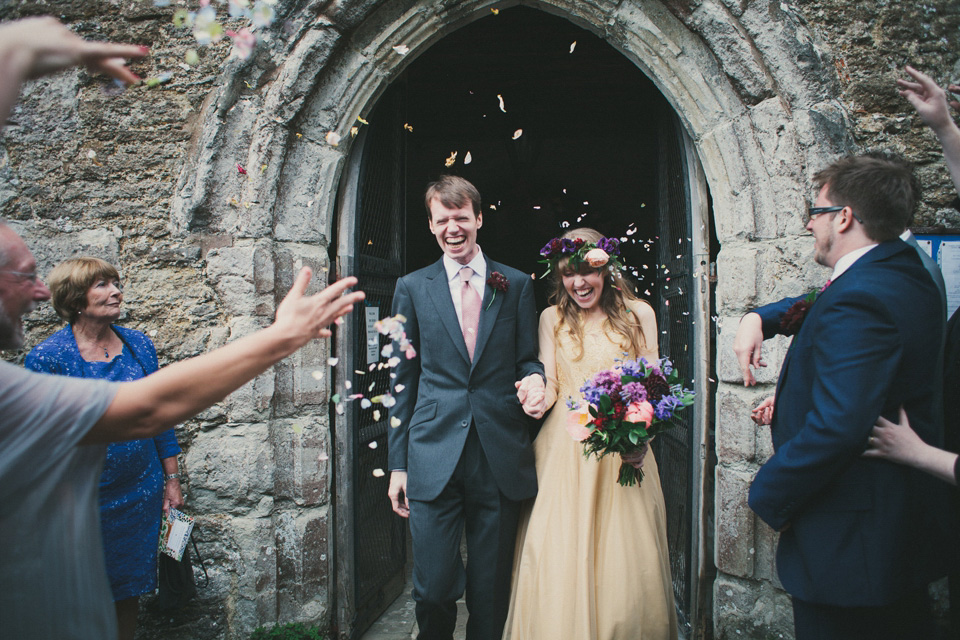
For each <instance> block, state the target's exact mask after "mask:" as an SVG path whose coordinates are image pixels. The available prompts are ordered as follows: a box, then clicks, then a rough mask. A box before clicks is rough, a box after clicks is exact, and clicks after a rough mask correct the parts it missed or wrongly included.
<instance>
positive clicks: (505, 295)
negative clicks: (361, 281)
mask: <svg viewBox="0 0 960 640" xmlns="http://www.w3.org/2000/svg"><path fill="white" fill-rule="evenodd" d="M484 257H485V258H486V261H487V274H488V275H489V274H491V273H493V272H494V271H499V272H500V273H502V274H503V275H504V276H506V278H507V280H508V281H509V286H508V288H507V291H496V292H495V291H494V289H493V288H492V287H491V286H490V285H487V286H486V287H485V289H484V295H483V302H482V306H481V310H480V326H479V328H478V331H477V343H476V346H475V348H474V359H473V362H472V363H471V362H470V358H469V356H468V355H467V346H466V344H465V342H464V340H463V333H462V331H461V330H460V323H459V322H458V320H457V313H456V310H455V309H454V306H453V300H452V299H451V297H450V286H449V284H448V282H447V274H446V271H445V270H444V268H443V260H442V259H441V260H438V261H437V262H435V263H434V264H432V265H430V266H429V267H425V268H423V269H420V270H418V271H414V272H413V273H411V274H408V275H406V276H404V277H403V278H400V279H399V280H398V281H397V287H396V291H395V292H394V297H393V313H394V314H397V313H400V314H403V315H404V316H406V318H407V321H406V323H405V325H404V326H405V330H406V334H407V338H409V339H410V341H411V343H412V344H413V346H414V348H416V350H417V357H416V358H413V359H411V360H406V359H404V358H403V356H402V355H401V362H400V364H399V365H398V366H397V367H396V369H395V371H396V373H397V379H396V382H397V383H399V384H402V385H404V387H406V388H405V389H404V390H403V392H402V393H398V394H397V396H396V400H397V403H396V405H395V406H394V407H393V408H392V409H391V412H390V413H391V416H392V417H396V418H398V419H399V420H400V424H399V426H397V427H396V428H391V429H390V430H389V437H388V443H389V447H390V451H389V460H388V462H389V465H390V469H406V470H407V496H408V497H409V498H411V499H414V500H423V501H429V500H433V499H434V498H436V497H437V496H438V495H439V494H440V492H441V491H442V490H443V488H444V487H445V486H446V484H447V482H448V481H449V480H450V477H451V476H452V475H453V471H454V469H455V468H456V466H457V462H458V461H459V460H460V454H461V453H462V451H463V447H464V444H465V442H466V440H467V434H468V432H469V428H470V425H471V423H473V424H475V425H476V430H477V435H478V436H479V438H480V444H481V445H482V447H483V451H484V454H485V455H486V457H487V461H488V462H489V464H490V469H491V470H492V472H493V475H494V477H495V478H496V482H497V486H498V487H499V489H500V491H501V492H502V493H503V494H504V495H505V496H506V497H508V498H510V499H511V500H523V499H526V498H531V497H533V496H534V495H536V493H537V475H536V469H535V468H534V464H533V447H532V446H531V444H530V431H529V424H530V423H529V419H528V418H527V415H526V414H525V413H524V412H523V409H522V408H521V406H520V401H519V400H517V391H516V388H515V386H514V383H515V382H516V381H517V380H521V379H523V378H525V377H526V376H528V375H530V374H532V373H538V374H540V375H541V376H542V375H543V365H542V364H541V363H540V361H539V360H538V359H537V314H536V305H535V303H534V297H533V281H532V280H531V279H530V276H529V275H528V274H525V273H523V272H521V271H518V270H516V269H513V268H511V267H507V266H505V265H502V264H499V263H497V262H494V261H493V260H490V258H489V257H486V256H484ZM494 293H496V295H494Z"/></svg>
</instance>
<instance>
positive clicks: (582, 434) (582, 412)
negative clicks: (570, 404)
mask: <svg viewBox="0 0 960 640" xmlns="http://www.w3.org/2000/svg"><path fill="white" fill-rule="evenodd" d="M588 422H590V411H589V409H587V405H584V406H583V407H581V408H579V409H573V410H571V411H570V414H569V415H568V416H567V433H569V434H570V437H571V438H573V439H574V440H576V441H577V442H583V441H584V440H586V439H587V438H588V437H590V429H589V428H588V427H587V423H588Z"/></svg>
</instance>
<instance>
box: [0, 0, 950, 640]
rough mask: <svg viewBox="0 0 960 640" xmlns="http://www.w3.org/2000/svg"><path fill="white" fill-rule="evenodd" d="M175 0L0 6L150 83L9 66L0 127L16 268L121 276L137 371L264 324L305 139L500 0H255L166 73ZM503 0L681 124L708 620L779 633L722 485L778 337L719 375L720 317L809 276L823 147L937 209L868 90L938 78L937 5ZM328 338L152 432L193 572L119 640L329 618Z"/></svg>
mask: <svg viewBox="0 0 960 640" xmlns="http://www.w3.org/2000/svg"><path fill="white" fill-rule="evenodd" d="M176 4H177V3H174V6H171V7H154V5H153V3H152V2H151V1H149V0H143V1H141V0H126V1H120V0H116V1H112V2H111V1H107V0H102V1H99V2H86V1H83V0H75V1H68V0H64V1H56V0H54V1H50V2H29V1H21V2H17V1H14V2H8V3H6V4H4V5H3V8H0V17H2V18H6V19H10V18H16V17H20V16H26V15H34V14H39V13H52V14H54V15H57V16H58V17H60V18H61V19H62V20H64V21H65V22H67V23H69V24H70V25H71V27H72V28H73V29H75V30H76V31H77V32H79V33H81V34H82V35H84V36H86V37H91V38H98V39H99V38H105V39H110V40H115V41H123V42H134V43H137V44H145V45H148V46H150V48H151V55H150V57H149V58H148V59H146V60H145V61H142V62H138V63H135V64H134V65H133V68H134V70H135V71H136V72H137V73H138V74H139V75H141V76H142V77H151V76H153V77H156V76H159V75H160V74H162V73H165V72H169V73H172V78H171V80H170V81H169V82H167V83H165V84H162V85H160V86H157V87H154V88H146V87H137V88H133V89H129V90H127V91H126V92H124V93H121V94H119V95H115V92H114V91H113V90H112V88H111V87H109V85H107V84H106V83H105V82H104V81H103V80H102V79H100V78H91V77H89V76H88V75H87V74H86V73H84V72H73V73H67V74H62V75H60V76H57V77H54V78H50V79H47V80H43V81H39V82H35V83H32V84H31V85H29V86H28V87H27V89H26V90H25V91H24V94H23V98H22V100H21V103H20V105H19V107H18V108H17V110H16V112H15V113H14V117H13V123H12V124H11V125H10V126H8V127H7V129H6V132H5V134H4V138H3V140H2V144H0V215H2V216H4V217H7V218H9V219H11V220H12V221H13V222H14V224H15V226H16V228H17V229H18V230H19V231H20V232H21V234H22V235H23V236H24V237H25V238H26V239H27V242H28V244H29V245H31V246H32V247H33V248H34V249H35V252H36V254H37V256H38V259H39V261H40V265H41V271H46V270H48V269H49V268H50V267H51V266H53V265H54V264H55V263H56V262H57V261H58V260H60V259H62V258H63V257H66V256H68V255H72V254H77V253H81V252H83V253H87V252H93V253H97V254H98V255H103V256H105V257H107V258H108V259H110V260H111V261H113V262H115V263H116V264H117V265H118V266H119V267H120V268H121V271H122V273H123V276H124V279H125V283H126V291H125V295H126V297H127V304H126V307H127V310H128V312H127V313H128V316H127V317H126V318H125V319H124V320H123V322H124V323H125V324H126V325H128V326H131V327H135V328H139V329H141V330H144V331H146V332H147V333H148V334H149V335H151V337H152V338H153V340H154V342H155V343H156V345H157V348H158V351H159V353H160V359H161V362H162V363H169V362H174V361H177V360H180V359H182V358H185V357H189V356H191V355H195V354H198V353H201V352H203V351H205V350H207V349H209V348H212V347H215V346H217V345H219V344H223V343H224V342H225V341H227V340H229V339H231V338H234V337H237V336H241V335H245V334H247V333H249V332H250V331H253V330H255V329H256V328H258V327H261V326H264V325H265V324H266V323H268V322H269V320H270V318H271V316H272V314H273V310H274V308H275V305H276V302H277V301H278V299H279V297H280V295H281V294H282V293H283V292H284V291H286V289H287V288H288V287H289V285H290V283H291V281H292V274H293V273H295V271H296V269H297V268H298V267H299V265H301V264H309V265H312V266H314V267H315V269H316V270H317V271H318V273H323V271H324V270H325V269H327V268H329V265H328V259H329V257H328V256H329V250H330V249H331V247H332V246H333V247H335V246H336V243H337V239H336V238H334V237H332V235H331V234H332V229H333V219H334V217H335V215H336V214H335V211H334V201H335V198H336V189H337V185H338V180H339V178H340V174H341V172H342V170H343V166H344V164H345V163H344V160H345V159H346V158H347V156H348V154H349V152H350V140H349V136H347V135H344V142H343V143H342V144H341V145H340V147H338V148H333V147H331V146H329V145H327V144H325V143H324V135H325V133H326V132H327V131H329V130H335V131H339V132H340V133H341V134H346V132H347V130H348V129H349V126H350V125H351V124H352V123H354V122H355V120H356V117H357V116H358V115H361V114H365V113H368V112H369V110H370V109H371V108H372V106H373V104H374V103H375V98H376V96H377V95H379V93H380V92H381V91H382V90H383V88H384V87H385V86H386V84H387V83H389V81H390V79H391V78H392V77H394V76H395V75H396V74H397V73H399V71H400V70H402V68H403V65H404V60H403V59H402V58H401V57H400V56H397V55H396V54H395V53H394V52H393V50H392V47H393V46H395V45H399V44H404V45H407V46H409V47H410V49H411V50H412V51H416V50H417V49H418V48H424V47H429V46H430V44H431V43H432V42H434V41H435V40H436V39H437V38H439V37H442V36H443V35H444V34H445V33H449V32H451V31H453V30H454V29H456V28H457V27H459V26H462V25H463V24H465V23H466V22H468V21H470V20H472V19H475V18H476V17H478V16H479V15H488V14H489V11H490V8H492V7H500V8H505V7H508V6H510V5H511V4H516V3H515V2H506V3H495V2H483V1H476V0H464V1H460V2H455V1H453V0H420V1H415V0H390V1H380V2H378V1H375V0H341V1H335V2H311V1H309V0H300V1H297V0H280V2H279V3H278V5H277V11H278V19H277V20H276V22H275V23H274V26H273V27H272V28H271V30H270V32H269V36H270V38H269V40H268V41H266V42H264V43H262V44H261V46H260V47H259V48H258V50H257V52H256V54H255V55H254V57H253V58H251V59H250V60H248V61H241V60H236V59H228V57H227V44H226V43H224V42H221V43H219V44H215V45H212V46H210V47H207V48H205V49H203V50H202V51H201V62H200V64H199V65H197V66H196V67H193V68H183V65H182V61H183V54H184V52H185V50H186V49H187V48H189V47H191V46H194V43H193V42H192V37H191V36H190V34H189V33H188V32H186V31H181V30H177V29H175V28H174V27H173V25H172V24H171V21H170V16H171V15H172V12H173V10H174V8H176ZM192 4H193V3H191V6H192ZM524 4H529V5H532V6H535V7H537V8H541V9H543V10H545V11H549V12H551V13H555V14H558V15H563V16H566V17H569V18H570V19H571V20H573V21H574V22H576V23H577V24H579V25H581V26H583V27H584V28H587V29H590V30H592V31H594V32H596V33H598V34H601V35H602V36H603V37H605V38H606V39H607V40H608V41H609V42H610V43H611V44H612V45H613V46H615V47H616V48H618V49H619V50H621V51H622V52H623V53H624V55H626V56H627V57H628V58H630V59H631V60H633V61H634V62H635V63H636V64H637V65H638V66H639V67H640V68H641V69H642V70H643V71H644V72H645V73H647V75H648V76H650V77H651V79H653V81H654V82H655V83H656V84H657V86H658V87H659V88H660V89H661V91H662V92H663V93H664V95H665V96H666V97H667V99H668V100H669V101H670V102H671V103H672V104H673V106H674V108H675V109H676V110H677V113H678V115H679V117H680V119H681V121H682V122H683V123H684V126H685V127H686V129H687V132H688V133H689V135H690V136H691V138H692V139H693V142H694V145H695V147H696V150H697V153H698V156H699V158H700V161H701V163H702V165H703V169H704V172H705V174H706V176H707V181H708V183H709V187H710V190H711V195H712V197H713V216H714V221H715V224H716V229H717V235H718V239H719V242H720V244H721V246H722V249H721V251H720V254H719V256H718V276H719V279H718V283H717V304H718V309H717V313H718V316H719V318H718V320H717V322H716V325H715V326H716V331H715V334H714V337H715V339H716V340H717V341H718V348H717V353H718V361H717V372H718V378H719V380H720V384H719V388H718V391H717V396H716V402H715V407H716V443H717V445H716V453H717V458H718V464H717V467H716V484H717V490H716V494H717V495H716V513H715V514H714V515H715V521H716V532H715V543H716V546H715V562H716V566H717V568H718V571H719V576H718V578H717V581H716V583H715V585H714V594H713V608H714V632H715V636H716V638H718V639H722V638H750V637H753V638H776V637H784V638H789V637H792V622H791V614H790V604H789V598H787V597H786V595H785V594H784V593H783V592H782V591H781V590H780V589H779V584H778V582H777V579H776V575H775V570H774V561H773V551H774V548H775V544H776V540H775V535H774V534H773V533H772V532H771V531H770V530H769V529H768V528H766V526H765V525H763V524H762V523H760V522H759V521H758V520H757V519H756V518H754V516H753V514H752V512H751V511H750V510H749V509H748V508H747V506H746V502H745V500H746V489H747V487H748V486H749V483H750V481H751V478H752V476H753V474H754V473H755V471H756V469H757V468H758V466H759V465H760V464H762V463H763V461H764V460H766V459H767V458H768V457H769V456H770V455H771V453H772V451H771V447H770V441H769V436H768V434H767V433H766V432H765V431H763V430H758V429H756V428H755V427H754V426H753V423H752V422H751V421H750V419H749V409H750V408H751V407H752V406H754V405H755V404H756V402H757V401H758V400H759V399H760V398H762V397H763V396H764V395H766V394H768V393H771V392H772V390H773V384H774V383H775V380H776V373H777V370H778V366H779V363H780V361H781V359H782V355H783V353H784V352H785V349H786V343H785V342H775V343H774V344H772V345H770V346H769V347H768V349H767V352H766V353H767V357H766V359H767V362H768V363H769V365H770V366H769V367H768V369H767V370H765V371H764V372H762V373H761V376H760V382H761V383H762V386H761V387H758V388H755V389H744V388H743V387H742V386H741V383H742V381H741V380H740V373H739V370H738V368H737V366H736V362H735V359H734V357H733V352H732V349H731V342H732V338H733V333H734V331H735V329H736V324H737V321H738V319H739V317H740V315H741V314H742V313H743V312H744V311H745V310H747V309H749V308H751V307H753V306H755V305H756V304H760V303H765V302H769V301H771V300H775V299H778V298H780V297H782V296H784V295H788V294H795V293H796V292H798V291H802V290H807V289H809V288H812V287H814V286H816V285H818V284H821V283H822V280H823V278H824V277H825V275H824V273H823V272H822V271H821V270H819V269H818V268H816V267H814V266H812V260H811V255H812V251H811V249H812V241H811V240H810V238H809V237H807V236H805V235H804V234H803V228H802V222H801V219H802V218H801V216H802V211H803V209H804V207H805V206H806V199H807V198H808V197H809V196H810V189H809V176H810V175H812V173H814V172H815V171H816V170H817V169H819V168H820V167H821V166H823V165H824V164H825V163H826V162H828V161H829V160H830V159H832V158H833V157H835V156H837V155H838V154H841V153H844V152H847V151H849V150H853V149H856V148H877V147H882V148H893V149H895V150H899V151H901V152H903V153H905V154H906V155H908V156H909V157H910V158H912V159H914V160H916V161H917V162H918V163H920V165H921V173H922V177H923V179H924V181H925V184H926V185H927V187H928V188H927V191H926V193H925V200H924V203H923V205H922V207H921V211H920V218H919V221H920V222H921V223H922V224H924V225H932V224H945V225H947V226H950V227H958V226H960V220H958V214H956V212H951V211H950V210H949V209H948V208H947V203H948V202H949V201H950V199H951V198H952V196H953V193H952V188H951V187H950V185H949V177H948V176H947V173H946V171H945V169H944V167H943V165H942V163H941V162H940V161H939V160H938V157H939V155H938V149H937V145H936V141H935V139H934V138H933V136H932V135H931V134H930V133H929V132H927V131H925V130H924V129H923V128H922V126H921V125H920V123H919V121H918V119H917V118H916V117H915V116H913V115H912V114H911V110H910V107H909V105H908V104H907V103H906V101H904V100H902V99H900V98H899V96H897V94H896V93H895V91H894V85H893V82H894V79H895V78H897V77H899V76H900V74H899V71H898V69H899V68H901V67H902V66H903V64H905V63H908V62H909V63H912V64H914V65H915V66H917V67H919V68H921V69H923V70H926V71H929V72H931V73H932V74H933V75H934V76H935V77H936V78H937V80H939V81H941V82H945V81H946V80H947V79H948V78H952V79H953V80H960V67H958V66H957V61H958V56H957V53H956V52H957V51H958V50H960V48H958V47H960V42H958V40H960V33H958V24H960V9H958V7H957V5H956V3H955V2H953V1H952V0H931V1H929V2H926V3H924V4H922V5H921V4H919V3H901V2H892V1H890V2H888V1H886V0H875V1H870V2H862V3H858V4H856V5H850V4H849V3H846V2H840V1H839V0H822V1H818V2H815V1H797V2H794V3H793V4H788V3H781V2H770V1H767V2H759V1H751V0H739V1H737V0H664V1H663V2H660V1H658V0H622V1H612V0H610V1H608V0H589V1H587V2H583V1H574V0H542V1H531V2H526V3H524ZM951 74H952V75H951ZM237 164H240V165H241V166H243V167H245V169H246V170H247V173H246V174H241V173H240V172H239V171H238V170H237V167H236V165H237ZM56 327H57V322H56V319H55V317H54V316H53V313H52V311H51V310H50V309H49V307H45V308H42V309H40V310H39V311H37V312H35V313H34V314H33V315H32V316H31V318H30V321H29V323H28V336H29V339H30V344H31V345H32V344H35V343H36V342H38V341H39V340H41V339H43V338H44V337H45V336H46V335H48V334H49V333H50V332H52V331H53V330H54V329H55V328H56ZM329 348H330V347H329V345H327V344H325V343H317V344H315V345H312V346H311V347H309V348H308V349H307V350H305V351H303V352H301V353H299V354H298V355H296V356H294V357H292V358H290V359H288V360H287V361H285V362H284V363H282V364H281V365H279V366H278V367H276V368H275V369H274V370H273V371H272V372H268V373H267V374H264V375H263V376H261V377H259V378H258V379H257V380H255V381H254V382H252V383H251V384H249V385H247V386H246V387H244V388H243V389H242V390H241V391H240V392H238V393H237V394H234V395H233V396H231V398H230V399H228V400H227V401H226V402H224V403H221V404H220V405H218V406H217V407H215V408H213V409H211V410H209V411H207V412H205V413H204V414H203V415H202V416H200V417H199V418H197V419H196V420H193V421H190V422H188V423H186V424H185V425H183V426H181V427H179V428H178V436H179V438H180V440H181V443H183V445H184V448H185V451H186V453H185V455H184V460H183V462H184V468H185V471H186V474H187V477H188V481H187V483H186V489H187V491H188V493H189V497H188V504H189V505H190V507H191V509H193V510H194V511H195V512H196V513H198V514H200V517H199V532H200V543H201V549H202V550H203V552H204V553H205V554H206V555H207V557H208V571H209V572H210V575H211V587H209V588H208V589H206V590H204V591H203V592H201V599H200V602H199V603H198V604H197V605H194V606H192V607H190V608H189V609H188V610H187V611H185V612H182V613H180V614H177V615H176V616H175V617H174V618H173V620H172V621H171V620H170V619H169V618H162V619H160V618H149V619H146V620H145V621H144V622H145V624H144V627H143V629H142V635H143V637H154V636H156V637H160V636H161V635H162V636H164V637H167V638H170V637H173V638H196V637H205V638H206V637H209V638H214V637H231V638H232V637H238V638H240V637H245V634H247V633H248V632H249V630H250V629H251V628H253V627H254V626H256V625H258V624H268V623H271V622H273V621H276V620H281V621H287V620H310V621H316V622H321V623H325V622H331V621H335V620H336V619H337V615H336V612H335V611H334V610H333V609H334V607H336V606H337V603H338V598H343V597H344V596H343V595H342V594H340V595H338V594H337V593H336V589H335V588H334V584H335V581H334V580H335V577H334V575H333V574H334V569H333V568H334V567H335V566H336V563H335V559H334V553H333V539H332V538H333V537H334V536H333V533H332V531H333V524H334V523H333V522H332V520H331V517H330V515H331V512H330V505H331V503H332V501H333V496H332V491H333V486H332V484H331V481H330V467H329V465H330V464H332V463H333V462H334V460H333V458H334V453H333V452H332V451H330V449H331V447H330V442H331V439H332V438H333V437H334V425H332V424H331V423H330V420H329V411H328V406H327V400H328V398H329V395H330V391H329V389H328V387H327V382H326V380H327V379H328V378H329V376H327V377H325V379H324V381H323V382H317V381H315V380H314V379H313V378H312V377H311V376H310V372H311V371H312V370H313V369H316V368H321V363H324V362H325V360H326V357H327V355H328V352H329ZM327 452H329V454H328V455H329V457H330V460H329V461H328V460H325V459H323V458H326V456H322V455H321V453H327Z"/></svg>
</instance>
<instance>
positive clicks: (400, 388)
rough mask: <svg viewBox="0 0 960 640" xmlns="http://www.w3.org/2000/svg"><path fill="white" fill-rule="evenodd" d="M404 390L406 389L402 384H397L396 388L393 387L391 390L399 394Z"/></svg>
mask: <svg viewBox="0 0 960 640" xmlns="http://www.w3.org/2000/svg"><path fill="white" fill-rule="evenodd" d="M404 389H406V387H405V386H403V385H402V384H398V385H397V386H395V387H394V388H393V390H394V391H396V392H397V393H400V392H401V391H403V390H404Z"/></svg>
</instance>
